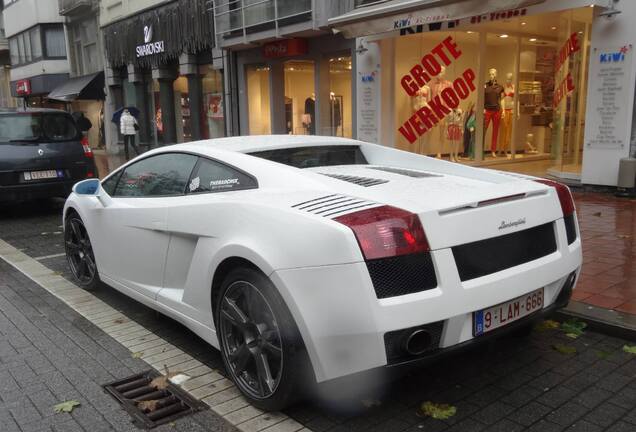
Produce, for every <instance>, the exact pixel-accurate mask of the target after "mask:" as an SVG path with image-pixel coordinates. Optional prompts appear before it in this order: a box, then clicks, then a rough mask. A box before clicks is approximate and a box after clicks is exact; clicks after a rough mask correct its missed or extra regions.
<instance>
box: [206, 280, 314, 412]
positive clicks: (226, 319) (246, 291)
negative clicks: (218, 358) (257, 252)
mask: <svg viewBox="0 0 636 432" xmlns="http://www.w3.org/2000/svg"><path fill="white" fill-rule="evenodd" d="M216 306H217V307H216V322H217V329H218V332H217V335H218V337H219V342H220V344H221V353H222V356H223V362H224V363H225V367H226V369H227V371H228V373H229V374H230V376H231V378H232V380H233V381H234V382H235V383H236V385H237V386H238V388H239V389H240V390H241V392H242V393H243V394H244V395H245V396H246V397H247V398H248V399H249V400H250V401H251V402H252V404H253V405H255V406H256V407H258V408H260V409H263V410H266V411H274V410H280V409H283V408H284V407H286V406H288V405H290V404H291V403H293V402H294V401H295V400H296V399H297V397H298V396H299V393H298V388H300V387H302V385H300V384H302V382H301V381H302V380H304V379H305V371H306V370H307V368H306V365H307V361H306V354H305V351H304V346H303V343H302V339H301V337H300V334H299V332H298V329H297V327H296V324H295V322H294V320H293V318H292V316H291V314H290V312H289V310H288V309H287V306H286V305H285V303H284V301H283V299H282V298H281V297H280V295H279V294H278V292H277V291H276V288H275V287H274V286H273V284H272V283H271V281H270V280H269V279H268V278H267V277H265V275H263V274H262V273H260V272H258V271H256V270H253V269H249V268H240V269H236V270H234V271H232V272H230V274H229V275H228V276H227V278H226V279H225V281H224V282H223V285H222V287H221V294H220V295H219V298H218V299H217V305H216Z"/></svg>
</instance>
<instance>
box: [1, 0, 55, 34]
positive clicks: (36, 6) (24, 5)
mask: <svg viewBox="0 0 636 432" xmlns="http://www.w3.org/2000/svg"><path fill="white" fill-rule="evenodd" d="M3 14H4V24H5V25H4V31H5V33H6V35H7V37H11V36H13V35H14V34H17V33H20V32H21V31H23V30H26V29H28V28H30V27H33V26H34V25H36V24H38V23H63V22H64V17H62V16H60V13H59V7H58V2H57V0H20V1H18V2H15V3H12V4H10V5H8V6H7V7H6V8H5V9H4V12H3Z"/></svg>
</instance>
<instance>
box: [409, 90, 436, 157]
mask: <svg viewBox="0 0 636 432" xmlns="http://www.w3.org/2000/svg"><path fill="white" fill-rule="evenodd" d="M431 98H432V93H431V88H430V87H429V86H427V85H423V86H422V87H420V89H419V90H418V91H417V93H415V96H413V97H412V98H411V105H412V108H413V113H415V112H417V111H418V110H419V109H420V108H422V107H425V106H428V103H429V102H430V101H431ZM428 141H429V134H424V135H422V136H421V137H420V139H419V146H418V147H419V148H417V149H416V152H417V153H419V154H424V153H425V152H426V148H427V147H428Z"/></svg>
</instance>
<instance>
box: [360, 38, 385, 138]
mask: <svg viewBox="0 0 636 432" xmlns="http://www.w3.org/2000/svg"><path fill="white" fill-rule="evenodd" d="M356 45H358V46H362V47H364V49H359V50H358V53H357V59H356V62H357V65H358V74H357V77H356V88H357V94H358V98H357V104H358V109H357V110H356V111H357V119H356V120H357V125H358V126H357V130H358V139H359V140H362V141H367V142H373V143H377V142H380V134H379V130H380V123H381V118H380V78H381V75H380V47H379V46H378V44H377V43H365V41H364V39H360V40H359V41H358V43H357V44H356Z"/></svg>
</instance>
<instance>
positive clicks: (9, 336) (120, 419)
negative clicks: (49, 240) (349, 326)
mask: <svg viewBox="0 0 636 432" xmlns="http://www.w3.org/2000/svg"><path fill="white" fill-rule="evenodd" d="M148 369H149V366H148V365H147V364H146V363H145V362H143V361H142V360H140V359H134V358H132V357H131V355H130V352H128V350H127V349H126V348H125V347H124V346H123V345H121V344H119V343H118V342H116V341H115V340H114V339H112V338H111V337H110V336H108V335H107V334H106V333H104V332H103V331H102V330H100V329H99V328H97V327H96V326H95V325H93V324H92V323H90V322H89V321H88V320H86V319H85V318H83V317H82V316H81V315H79V314H78V313H77V312H75V311H74V310H72V309H71V308H69V307H68V306H67V305H65V304H64V303H62V301H60V300H59V299H57V298H56V297H54V296H53V295H51V294H49V293H48V292H46V291H45V290H44V289H43V288H41V287H40V286H39V285H37V284H35V283H34V282H33V281H31V280H30V279H28V278H27V277H26V276H24V275H23V274H22V273H20V272H18V271H17V270H15V269H14V268H13V267H11V266H10V265H9V264H7V263H6V262H5V261H3V260H1V259H0V430H1V431H2V432H20V431H21V432H41V431H42V432H43V431H51V430H53V431H55V432H74V431H90V432H100V431H122V432H128V431H130V432H133V431H135V432H136V431H139V430H140V429H138V428H137V427H136V426H134V425H133V424H132V423H131V418H130V416H129V415H128V413H126V411H124V409H123V408H122V407H121V405H120V404H119V403H117V402H116V401H115V399H113V398H112V397H111V396H110V395H108V394H107V393H106V392H105V391H104V390H103V389H102V387H101V386H102V385H103V384H106V383H109V382H112V381H115V380H118V379H122V378H125V377H127V376H130V375H133V374H135V373H140V372H143V371H145V370H148ZM71 400H76V401H77V402H79V403H80V405H79V406H77V407H76V408H74V409H73V411H72V412H71V413H57V414H56V413H55V412H54V408H53V407H54V405H56V404H58V403H60V402H64V401H71ZM154 430H155V431H157V432H161V431H163V432H167V431H184V432H195V431H201V432H203V431H212V430H213V431H231V430H235V429H234V428H233V427H232V426H230V425H229V424H228V423H226V422H225V421H224V420H223V419H221V418H220V417H219V416H217V415H215V414H213V413H212V412H211V411H209V410H208V411H201V412H198V413H196V414H193V415H189V416H186V417H183V418H180V419H177V420H175V421H174V422H173V423H171V424H165V425H163V426H159V427H158V428H156V429H154Z"/></svg>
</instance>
